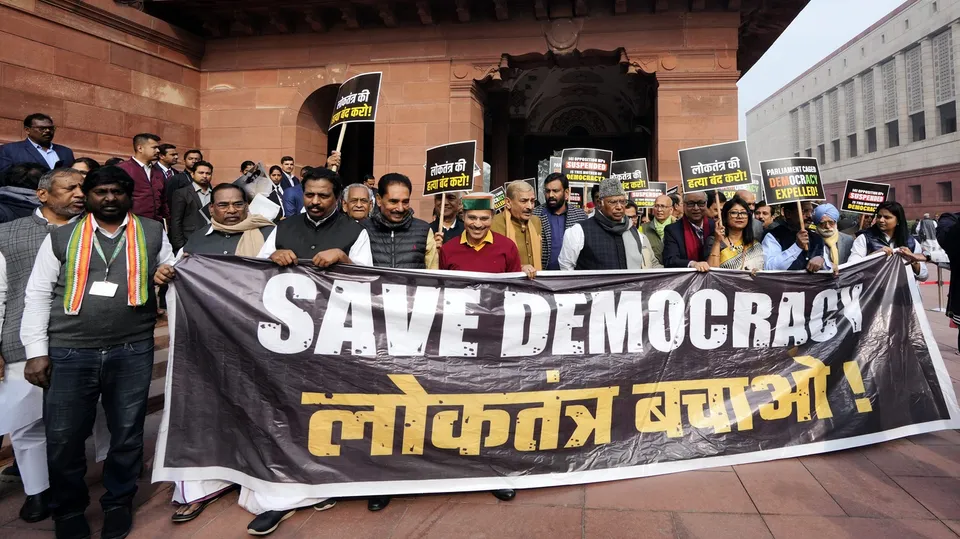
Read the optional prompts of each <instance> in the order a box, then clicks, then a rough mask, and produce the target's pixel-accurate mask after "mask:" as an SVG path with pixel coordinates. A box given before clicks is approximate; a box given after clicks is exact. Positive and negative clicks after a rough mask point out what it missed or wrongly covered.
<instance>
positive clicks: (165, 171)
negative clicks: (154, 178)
mask: <svg viewBox="0 0 960 539" xmlns="http://www.w3.org/2000/svg"><path fill="white" fill-rule="evenodd" d="M137 162H138V163H139V161H137ZM157 166H158V167H160V172H162V173H163V179H165V180H166V179H168V178H170V177H171V176H173V175H174V174H176V173H177V171H176V170H173V169H172V168H167V167H165V166H163V163H161V162H159V161H157Z"/></svg>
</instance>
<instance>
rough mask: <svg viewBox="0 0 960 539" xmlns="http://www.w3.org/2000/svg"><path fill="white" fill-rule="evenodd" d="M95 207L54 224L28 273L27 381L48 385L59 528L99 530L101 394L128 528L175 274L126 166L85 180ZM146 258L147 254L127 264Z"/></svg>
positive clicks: (108, 478)
mask: <svg viewBox="0 0 960 539" xmlns="http://www.w3.org/2000/svg"><path fill="white" fill-rule="evenodd" d="M82 190H83V192H84V194H85V195H86V208H87V211H88V213H87V215H86V216H84V217H83V218H82V219H80V220H79V221H75V222H73V223H70V224H67V225H64V226H62V227H60V228H58V229H56V230H54V231H53V232H51V233H50V235H49V236H47V237H46V239H44V240H43V243H42V244H41V246H40V251H39V252H38V254H37V260H36V262H35V263H34V266H33V272H32V273H31V275H30V280H29V281H28V283H27V288H26V292H25V304H24V310H23V319H22V323H21V326H20V340H21V341H22V342H23V346H24V350H25V354H26V357H27V358H28V359H29V362H28V363H27V366H26V368H25V370H24V377H25V378H26V379H27V381H28V382H30V383H32V384H34V385H38V386H40V387H43V388H44V389H45V390H46V391H45V392H44V413H43V417H44V423H45V427H46V436H47V466H48V468H49V473H50V490H51V492H52V493H53V502H52V503H51V509H52V512H53V518H54V525H55V528H56V535H57V537H58V539H83V538H86V537H89V536H90V526H89V524H88V523H87V519H86V517H84V511H85V510H86V508H87V505H89V503H90V497H89V491H88V488H87V483H86V481H85V479H84V476H85V475H86V468H87V465H86V458H85V456H84V451H83V449H84V441H85V440H86V439H87V437H88V436H89V435H90V433H91V429H92V427H93V423H94V418H95V417H96V412H97V398H98V397H99V396H100V395H101V394H102V395H103V409H104V412H105V413H106V418H107V425H108V426H109V430H110V451H109V453H108V454H107V461H106V463H105V464H104V467H103V470H104V471H103V484H104V486H105V487H106V489H107V491H106V493H105V494H104V495H103V496H102V497H101V498H100V505H101V506H102V507H103V510H104V513H105V517H104V523H103V532H102V537H103V538H104V539H119V538H122V537H126V536H127V535H128V534H129V533H130V530H131V528H132V526H133V498H134V495H135V494H136V493H137V479H138V478H139V476H140V472H141V470H142V468H143V421H144V418H145V417H146V412H147V395H148V393H149V390H150V381H151V379H152V377H153V330H154V326H155V325H156V321H157V304H156V296H155V294H154V287H153V285H154V283H156V284H166V283H168V282H169V281H170V279H172V278H173V274H174V272H173V268H172V267H171V266H170V265H169V264H170V263H172V262H173V251H172V249H171V248H170V244H169V243H168V242H167V236H166V234H164V231H163V225H162V224H160V223H158V222H157V221H154V220H151V219H145V218H140V217H137V216H136V215H134V214H133V213H131V212H130V210H131V207H132V205H133V202H132V199H133V190H134V183H133V180H132V179H131V178H130V176H129V175H128V174H127V173H126V172H124V171H123V170H122V169H120V168H119V167H103V168H101V169H98V170H96V171H94V172H91V173H90V174H88V175H87V177H86V178H84V180H83V186H82ZM127 260H135V261H136V264H128V263H127Z"/></svg>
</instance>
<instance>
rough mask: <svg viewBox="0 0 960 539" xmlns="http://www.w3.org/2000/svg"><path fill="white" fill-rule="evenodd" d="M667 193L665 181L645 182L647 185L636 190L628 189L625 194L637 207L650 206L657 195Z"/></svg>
mask: <svg viewBox="0 0 960 539" xmlns="http://www.w3.org/2000/svg"><path fill="white" fill-rule="evenodd" d="M665 194H667V182H647V187H646V188H644V189H640V190H637V191H630V192H628V193H627V196H629V197H630V200H632V201H633V202H634V204H636V205H637V207H638V208H641V209H644V208H652V207H653V204H654V202H656V200H657V197H658V196H660V195H665Z"/></svg>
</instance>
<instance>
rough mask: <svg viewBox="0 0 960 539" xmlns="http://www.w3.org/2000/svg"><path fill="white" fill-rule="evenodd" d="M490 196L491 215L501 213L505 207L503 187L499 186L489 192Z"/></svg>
mask: <svg viewBox="0 0 960 539" xmlns="http://www.w3.org/2000/svg"><path fill="white" fill-rule="evenodd" d="M490 194H491V195H493V213H500V212H501V211H503V207H504V206H506V205H507V195H506V191H505V190H504V188H503V186H500V187H497V188H496V189H494V190H493V191H490Z"/></svg>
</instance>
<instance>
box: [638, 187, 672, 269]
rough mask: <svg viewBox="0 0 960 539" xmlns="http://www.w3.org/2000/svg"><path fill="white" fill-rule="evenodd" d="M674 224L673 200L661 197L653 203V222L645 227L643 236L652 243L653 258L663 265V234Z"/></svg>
mask: <svg viewBox="0 0 960 539" xmlns="http://www.w3.org/2000/svg"><path fill="white" fill-rule="evenodd" d="M672 224H673V199H671V198H670V197H668V196H667V195H660V196H658V197H657V199H656V200H654V201H653V220H651V221H650V222H649V223H647V224H645V225H643V235H644V236H646V237H647V240H649V241H650V248H651V249H653V256H655V257H656V258H657V262H659V263H660V264H661V265H663V232H664V230H665V229H666V228H667V225H672Z"/></svg>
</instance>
